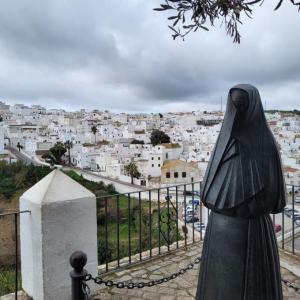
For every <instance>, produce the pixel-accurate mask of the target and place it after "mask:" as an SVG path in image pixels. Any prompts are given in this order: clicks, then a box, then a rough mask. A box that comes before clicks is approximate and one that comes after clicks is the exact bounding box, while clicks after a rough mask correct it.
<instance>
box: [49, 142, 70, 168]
mask: <svg viewBox="0 0 300 300" xmlns="http://www.w3.org/2000/svg"><path fill="white" fill-rule="evenodd" d="M50 152H51V154H52V155H53V157H54V158H55V162H56V163H60V162H61V158H62V156H63V155H64V154H65V153H66V152H67V149H66V148H65V146H64V144H63V143H62V142H57V143H56V144H55V145H54V146H53V147H51V148H50Z"/></svg>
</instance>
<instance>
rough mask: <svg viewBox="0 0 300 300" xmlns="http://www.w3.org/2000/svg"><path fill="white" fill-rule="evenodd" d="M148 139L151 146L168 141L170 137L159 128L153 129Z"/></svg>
mask: <svg viewBox="0 0 300 300" xmlns="http://www.w3.org/2000/svg"><path fill="white" fill-rule="evenodd" d="M150 140H151V144H152V145H153V146H156V145H158V144H163V143H170V137H169V136H168V135H167V134H166V133H164V132H163V131H161V130H153V131H152V132H151V137H150Z"/></svg>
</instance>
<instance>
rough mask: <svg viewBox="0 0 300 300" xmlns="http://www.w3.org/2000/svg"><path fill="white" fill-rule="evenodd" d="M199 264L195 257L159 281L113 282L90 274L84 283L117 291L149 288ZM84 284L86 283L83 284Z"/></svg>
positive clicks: (199, 258) (198, 259)
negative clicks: (89, 282)
mask: <svg viewBox="0 0 300 300" xmlns="http://www.w3.org/2000/svg"><path fill="white" fill-rule="evenodd" d="M200 262H201V257H197V258H196V259H195V260H194V261H193V262H190V263H189V264H188V265H187V266H186V267H185V268H182V269H180V270H179V271H178V272H175V273H173V274H171V275H169V276H167V277H163V278H161V279H155V280H151V281H147V282H143V281H140V282H127V283H126V282H113V281H112V280H105V279H103V278H102V277H99V276H96V277H93V276H92V275H91V274H88V275H86V277H85V279H84V281H85V282H87V281H89V280H93V281H94V282H95V283H96V284H99V285H100V284H105V285H106V286H107V287H116V288H119V289H124V288H127V289H134V288H138V289H141V288H143V287H145V286H146V287H151V286H154V285H159V284H162V283H166V282H168V281H170V280H173V279H175V278H177V277H178V276H180V275H183V274H184V273H186V272H187V271H188V270H192V269H193V268H194V266H195V265H196V264H199V263H200ZM85 284H86V283H85Z"/></svg>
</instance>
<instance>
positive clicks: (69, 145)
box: [65, 140, 73, 167]
mask: <svg viewBox="0 0 300 300" xmlns="http://www.w3.org/2000/svg"><path fill="white" fill-rule="evenodd" d="M65 148H66V149H67V150H68V161H69V162H68V165H69V167H70V165H71V151H70V150H71V148H73V143H72V141H70V140H67V141H66V142H65Z"/></svg>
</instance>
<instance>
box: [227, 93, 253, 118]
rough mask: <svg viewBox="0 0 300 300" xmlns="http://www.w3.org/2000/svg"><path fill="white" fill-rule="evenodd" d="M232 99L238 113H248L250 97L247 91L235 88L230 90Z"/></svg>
mask: <svg viewBox="0 0 300 300" xmlns="http://www.w3.org/2000/svg"><path fill="white" fill-rule="evenodd" d="M230 98H231V101H232V103H233V105H234V106H235V108H236V109H237V111H238V112H241V113H243V112H246V111H247V109H248V107H249V95H248V93H247V92H246V91H244V90H242V89H239V88H233V89H231V90H230Z"/></svg>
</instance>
